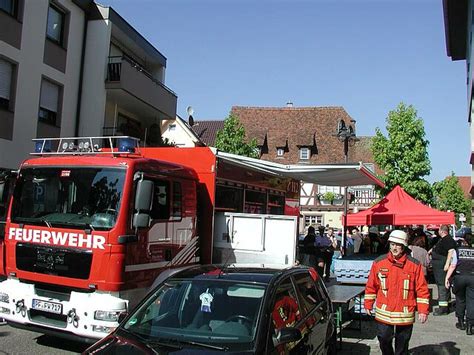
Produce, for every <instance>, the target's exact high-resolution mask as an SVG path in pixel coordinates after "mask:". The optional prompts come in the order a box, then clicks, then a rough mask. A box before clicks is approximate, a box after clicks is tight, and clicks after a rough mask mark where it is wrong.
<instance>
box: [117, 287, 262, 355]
mask: <svg viewBox="0 0 474 355" xmlns="http://www.w3.org/2000/svg"><path fill="white" fill-rule="evenodd" d="M264 293H265V285H259V284H254V283H252V284H251V283H242V282H235V281H228V280H222V279H205V280H203V279H201V280H178V279H170V280H168V281H167V282H166V283H165V284H163V285H162V286H160V287H158V288H157V289H156V290H155V291H154V292H153V293H152V294H150V295H149V297H148V299H147V301H146V302H145V303H144V305H143V306H141V307H140V308H138V309H137V310H136V312H134V313H133V314H132V315H131V316H130V318H129V319H128V321H127V322H125V324H124V325H123V327H124V328H125V329H126V330H127V331H129V332H132V333H135V334H137V335H138V336H140V337H141V338H145V339H147V340H148V341H150V342H154V341H159V342H161V343H162V342H164V341H165V342H166V341H169V342H174V343H176V342H177V343H179V342H183V343H186V342H189V341H195V342H200V343H206V344H211V345H216V346H224V347H225V348H226V349H230V350H243V349H250V348H251V347H252V346H253V343H254V339H255V335H256V329H257V323H258V319H259V314H260V312H261V307H262V303H263V302H262V301H263V297H264Z"/></svg>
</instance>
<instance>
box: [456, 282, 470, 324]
mask: <svg viewBox="0 0 474 355" xmlns="http://www.w3.org/2000/svg"><path fill="white" fill-rule="evenodd" d="M453 292H454V294H455V295H456V317H458V318H461V319H464V314H466V321H467V322H469V323H470V324H474V275H472V274H470V275H465V274H457V275H456V276H455V277H454V282H453Z"/></svg>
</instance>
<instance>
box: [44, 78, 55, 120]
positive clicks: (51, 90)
mask: <svg viewBox="0 0 474 355" xmlns="http://www.w3.org/2000/svg"><path fill="white" fill-rule="evenodd" d="M58 102H59V86H57V85H55V84H53V83H51V82H49V81H47V80H43V82H42V84H41V100H40V107H41V108H44V109H46V110H48V111H52V112H56V113H57V112H58Z"/></svg>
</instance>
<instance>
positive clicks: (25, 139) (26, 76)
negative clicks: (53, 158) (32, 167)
mask: <svg viewBox="0 0 474 355" xmlns="http://www.w3.org/2000/svg"><path fill="white" fill-rule="evenodd" d="M57 3H58V4H59V5H60V6H61V7H63V8H64V9H66V10H67V11H68V12H69V14H70V15H69V19H70V20H69V29H68V31H67V33H68V38H67V57H66V68H65V72H64V73H63V72H61V71H59V70H57V69H55V68H53V67H51V66H49V65H47V64H45V63H44V61H43V57H44V49H45V42H46V41H47V39H46V25H47V17H48V6H49V1H48V0H25V2H24V7H23V9H24V10H23V11H24V12H23V20H22V34H21V47H20V48H21V49H17V48H15V47H12V46H10V45H8V44H7V43H5V42H3V41H0V55H1V56H2V57H3V58H5V59H7V60H9V61H11V62H13V63H15V64H16V73H17V76H16V87H15V90H14V91H12V92H11V94H12V96H13V97H14V101H15V105H14V108H13V110H14V116H13V117H14V120H13V136H12V140H8V139H2V138H0V151H1V152H8V154H1V155H0V167H4V168H9V169H15V168H18V165H19V164H20V163H21V161H22V160H24V159H25V158H27V157H28V153H29V152H31V151H32V150H33V147H34V146H33V143H32V142H31V139H33V138H36V137H37V127H38V110H39V102H40V89H41V81H42V78H43V77H45V78H48V79H49V80H51V81H53V82H55V83H57V84H58V85H60V86H62V87H63V89H62V91H63V93H62V98H63V100H62V104H61V103H60V105H59V107H60V112H59V116H60V121H61V124H60V125H61V131H60V132H61V135H63V136H67V135H71V134H73V133H74V127H75V119H76V109H77V97H78V88H79V78H80V60H81V51H82V43H83V41H82V38H83V31H84V19H85V14H84V12H83V11H82V10H81V9H80V8H79V7H77V6H76V5H75V4H74V3H73V2H72V1H70V0H61V1H57ZM13 80H14V79H13Z"/></svg>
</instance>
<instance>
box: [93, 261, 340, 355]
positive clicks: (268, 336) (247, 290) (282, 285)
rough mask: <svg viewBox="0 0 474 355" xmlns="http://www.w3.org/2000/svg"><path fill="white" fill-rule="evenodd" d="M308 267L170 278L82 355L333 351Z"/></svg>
mask: <svg viewBox="0 0 474 355" xmlns="http://www.w3.org/2000/svg"><path fill="white" fill-rule="evenodd" d="M335 345H336V336H335V327H334V320H333V308H332V304H331V301H330V299H329V296H328V293H327V290H326V288H325V286H324V283H323V282H321V280H320V279H319V277H318V276H317V273H316V272H315V271H314V269H310V268H307V267H292V268H286V269H279V268H264V267H253V266H252V267H250V266H247V267H239V266H225V267H224V266H214V265H208V266H195V267H191V268H187V269H184V270H181V271H179V272H177V273H174V274H173V275H171V276H170V277H169V278H167V279H166V280H165V281H164V282H162V283H160V284H159V285H158V286H157V287H156V288H154V289H153V290H152V291H151V292H150V293H149V294H148V296H146V297H145V299H144V300H143V301H142V302H141V303H140V304H139V305H138V306H137V307H136V308H135V309H134V310H133V311H132V312H131V313H130V314H129V315H128V316H126V318H125V319H124V320H123V321H122V322H121V324H120V326H119V327H118V328H117V329H116V330H115V331H114V332H113V333H111V334H109V335H108V336H107V337H106V338H104V339H102V340H100V341H99V342H97V343H96V344H94V345H93V346H91V347H90V348H89V349H87V350H86V351H85V353H102V354H125V353H126V354H134V353H150V354H151V353H160V354H162V353H166V354H167V353H176V354H179V353H191V352H192V353H214V352H220V351H225V352H230V353H247V354H281V353H288V354H307V353H311V354H326V353H335Z"/></svg>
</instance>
